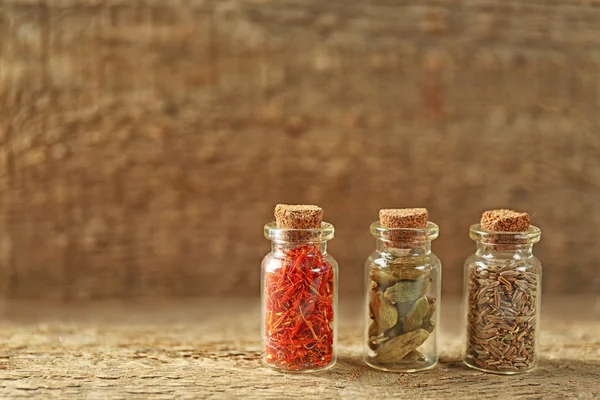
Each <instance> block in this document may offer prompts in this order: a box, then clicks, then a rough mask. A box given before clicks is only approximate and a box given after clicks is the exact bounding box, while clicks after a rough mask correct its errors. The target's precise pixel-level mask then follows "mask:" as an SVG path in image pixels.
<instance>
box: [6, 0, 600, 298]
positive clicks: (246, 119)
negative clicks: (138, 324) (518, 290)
mask: <svg viewBox="0 0 600 400" xmlns="http://www.w3.org/2000/svg"><path fill="white" fill-rule="evenodd" d="M599 71H600V6H599V3H598V2H597V1H585V2H580V1H545V2H536V1H527V2H520V1H504V0H503V1H499V0H478V1H468V2H464V1H455V0H427V1H421V2H419V3H418V4H415V3H414V2H410V1H391V0H370V1H366V0H364V1H349V0H329V1H326V2H325V1H321V0H279V1H273V0H219V1H217V0H189V1H184V0H181V1H177V0H147V1H144V0H142V1H136V2H131V1H125V0H96V1H87V0H60V1H43V0H40V1H37V0H36V1H30V0H3V1H1V2H0V105H1V107H0V190H1V193H2V195H1V196H0V282H1V283H0V294H1V295H2V296H4V297H11V298H49V299H63V300H77V299H89V298H110V297H128V296H138V295H140V296H170V295H211V294H243V293H245V294H253V293H256V292H257V291H258V286H259V263H260V259H261V257H262V256H263V255H264V254H265V253H266V252H267V251H268V243H267V242H266V240H265V239H264V238H263V237H262V236H261V227H262V225H263V224H264V223H266V222H268V221H270V220H271V219H273V216H272V209H273V206H274V205H275V204H276V203H278V202H288V203H304V204H319V205H321V206H322V207H323V208H324V209H325V219H326V220H327V221H329V222H332V223H333V224H334V225H335V226H336V228H337V232H338V235H337V238H336V239H335V240H334V241H333V242H332V243H331V246H330V250H331V253H332V254H334V256H336V258H337V259H338V261H339V262H340V265H341V268H342V278H341V279H342V281H341V283H342V284H341V290H342V292H343V293H347V294H350V293H359V292H360V291H361V290H362V276H363V273H362V271H361V269H362V263H363V260H364V259H365V258H366V257H367V255H368V254H369V253H370V252H371V251H372V249H373V248H374V243H373V240H372V238H371V237H370V236H369V234H368V226H369V224H370V223H371V222H372V221H374V220H375V219H377V211H378V209H379V208H387V207H427V208H428V209H429V211H430V218H431V220H433V221H434V222H436V223H438V224H439V225H440V228H441V236H440V238H439V239H438V240H437V241H436V242H435V243H434V246H433V248H434V251H435V252H436V253H437V254H438V256H439V257H440V258H441V259H442V262H443V263H444V265H445V267H446V269H445V278H444V279H445V283H444V291H445V292H448V293H458V292H460V290H461V286H462V285H461V275H462V271H461V265H462V262H463V260H464V259H465V258H466V257H467V256H468V255H469V254H470V253H472V252H473V250H474V246H473V243H472V242H471V241H470V240H469V239H468V226H469V225H470V224H471V223H474V222H476V221H477V220H478V219H479V216H480V213H481V212H482V211H483V210H485V209H489V208H496V207H509V208H515V209H519V210H524V211H528V212H530V213H531V214H532V215H533V223H534V224H536V225H538V226H540V227H541V229H542V232H543V238H542V241H541V242H540V244H539V245H536V254H537V255H538V256H539V258H540V259H541V260H542V262H543V263H544V268H545V278H544V279H545V281H544V286H545V289H546V290H547V291H548V292H552V293H565V292H571V293H580V292H588V293H596V292H597V291H598V290H600V275H599V274H598V270H599V268H598V267H599V261H598V260H600V247H598V246H597V240H596V239H595V238H596V237H597V232H598V231H599V228H600V186H599V185H600V184H599V182H600V120H599V117H598V116H599V115H600V114H599V111H600V110H599V108H600V107H599V106H600V96H599V94H600V85H599V75H600V72H599Z"/></svg>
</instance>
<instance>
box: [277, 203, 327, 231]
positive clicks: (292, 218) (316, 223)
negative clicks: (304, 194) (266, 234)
mask: <svg viewBox="0 0 600 400" xmlns="http://www.w3.org/2000/svg"><path fill="white" fill-rule="evenodd" d="M275 220H276V221H277V227H278V228H284V229H315V228H320V227H321V222H322V221H323V209H322V208H321V207H319V206H313V205H289V204H277V205H276V206H275Z"/></svg>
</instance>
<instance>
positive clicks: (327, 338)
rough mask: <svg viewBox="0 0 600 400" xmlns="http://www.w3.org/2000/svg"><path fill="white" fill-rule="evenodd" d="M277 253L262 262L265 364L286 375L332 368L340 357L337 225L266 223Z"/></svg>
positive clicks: (272, 248)
mask: <svg viewBox="0 0 600 400" xmlns="http://www.w3.org/2000/svg"><path fill="white" fill-rule="evenodd" d="M264 233H265V237H266V238H267V239H270V240H271V241H272V242H271V252H270V253H269V254H267V255H266V256H265V258H264V259H263V261H262V277H261V282H262V285H261V289H262V290H261V293H262V295H261V309H262V318H261V321H262V329H261V332H262V336H263V358H262V360H263V363H264V364H265V365H267V366H269V367H271V368H273V369H276V370H280V371H286V372H314V371H319V370H324V369H327V368H331V367H332V366H333V365H334V364H335V362H336V359H337V349H336V341H337V319H338V313H337V286H338V264H337V262H336V261H335V259H334V258H333V257H332V256H331V255H330V254H329V253H327V241H329V240H331V239H332V238H333V236H334V227H333V225H331V224H329V223H327V222H322V223H321V227H320V228H316V229H283V228H278V227H277V223H276V222H271V223H268V224H266V225H265V228H264Z"/></svg>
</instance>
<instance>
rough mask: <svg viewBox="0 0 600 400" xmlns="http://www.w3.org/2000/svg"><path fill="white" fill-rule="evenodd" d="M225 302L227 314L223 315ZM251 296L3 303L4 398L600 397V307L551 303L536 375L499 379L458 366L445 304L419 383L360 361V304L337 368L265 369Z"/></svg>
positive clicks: (346, 310) (450, 304)
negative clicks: (437, 354) (432, 355)
mask: <svg viewBox="0 0 600 400" xmlns="http://www.w3.org/2000/svg"><path fill="white" fill-rule="evenodd" d="M215 301H218V304H219V307H215V304H216V303H215ZM257 303H258V302H257V301H256V300H254V299H238V300H231V299H230V300H222V299H221V300H217V299H207V300H199V301H178V302H174V301H170V302H157V301H153V302H152V303H145V304H144V303H137V304H135V305H132V304H129V305H124V304H123V303H117V302H112V303H100V304H97V303H94V304H88V305H87V306H81V305H78V306H73V307H58V308H57V307H56V306H48V305H39V304H37V303H29V304H25V305H23V304H21V303H18V304H15V303H8V304H5V308H4V313H3V318H4V320H5V323H3V324H2V327H0V340H1V342H2V343H3V345H2V348H1V349H0V396H2V397H3V398H60V399H67V398H83V397H85V398H90V399H100V398H101V399H121V398H127V399H163V398H164V399H167V398H168V399H172V398H186V399H187V398H190V399H191V398H242V397H243V398H252V399H254V398H261V399H265V398H269V399H270V398H273V399H280V398H283V397H288V396H290V395H293V396H294V397H303V398H304V397H305V398H312V397H318V398H323V399H339V398H352V399H363V398H370V399H386V398H390V397H394V398H399V399H414V398H435V399H446V398H447V399H455V398H457V396H458V397H460V398H465V399H475V398H477V399H493V398H499V397H501V398H517V397H518V398H521V399H546V398H551V399H566V398H574V397H577V398H582V399H591V398H598V396H600V387H599V386H598V380H599V379H600V335H599V332H600V308H599V303H598V298H593V297H578V298H565V297H556V298H554V299H552V300H551V301H546V302H545V304H544V306H543V308H542V309H543V318H542V323H543V326H542V328H543V329H542V338H541V352H542V353H541V354H542V360H541V363H540V366H539V368H538V369H537V370H535V371H534V372H531V373H528V374H523V375H515V376H498V375H492V374H485V373H482V372H478V371H474V370H470V369H468V368H466V367H464V366H463V365H462V364H461V362H460V360H459V353H460V348H461V344H460V341H461V332H460V327H459V325H458V323H457V322H456V321H458V320H459V304H458V302H457V301H456V300H454V299H450V300H448V301H445V302H444V304H443V307H442V308H443V310H444V311H443V313H442V325H441V341H440V348H441V362H440V364H439V365H438V366H437V367H436V368H435V369H433V370H431V371H427V372H422V373H415V374H394V373H385V372H378V371H375V370H372V369H369V368H367V367H366V366H365V365H364V364H363V363H362V361H361V359H360V352H361V342H360V340H361V339H360V338H361V332H362V321H361V320H360V319H358V315H359V314H360V313H357V312H356V311H357V310H359V309H360V310H362V302H360V301H354V302H352V301H347V302H344V303H342V319H341V323H340V332H341V333H340V346H339V354H340V357H339V361H338V363H337V364H336V366H335V367H334V368H333V369H331V370H329V371H327V372H322V373H317V374H311V375H302V374H300V375H298V374H281V373H277V372H274V371H271V370H270V369H268V368H265V367H263V366H262V365H261V364H260V343H259V328H258V324H259V313H258V304H257Z"/></svg>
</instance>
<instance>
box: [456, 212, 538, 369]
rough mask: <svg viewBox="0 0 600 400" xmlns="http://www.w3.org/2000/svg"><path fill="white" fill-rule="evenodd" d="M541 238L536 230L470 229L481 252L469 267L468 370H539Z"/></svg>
mask: <svg viewBox="0 0 600 400" xmlns="http://www.w3.org/2000/svg"><path fill="white" fill-rule="evenodd" d="M540 236H541V231H540V230H539V229H538V228H536V227H535V226H530V227H529V229H528V230H527V231H526V232H516V233H513V232H491V231H487V230H485V229H483V228H482V227H481V225H480V224H476V225H472V226H471V229H470V237H471V239H473V240H475V241H476V242H477V251H476V253H475V254H473V255H471V256H470V257H469V258H467V260H466V262H465V274H464V277H465V286H464V294H465V299H464V302H463V307H464V310H463V315H464V316H465V317H466V321H465V324H466V337H467V340H466V349H465V353H464V362H465V364H466V365H467V366H469V367H471V368H475V369H478V370H480V371H485V372H492V373H497V374H516V373H520V372H527V371H531V370H532V369H534V368H535V366H536V364H537V359H538V336H539V320H540V299H541V293H542V291H541V285H542V265H541V263H540V260H538V259H537V258H536V257H535V256H534V255H533V252H532V250H533V245H534V244H535V243H537V242H538V241H539V240H540Z"/></svg>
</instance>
